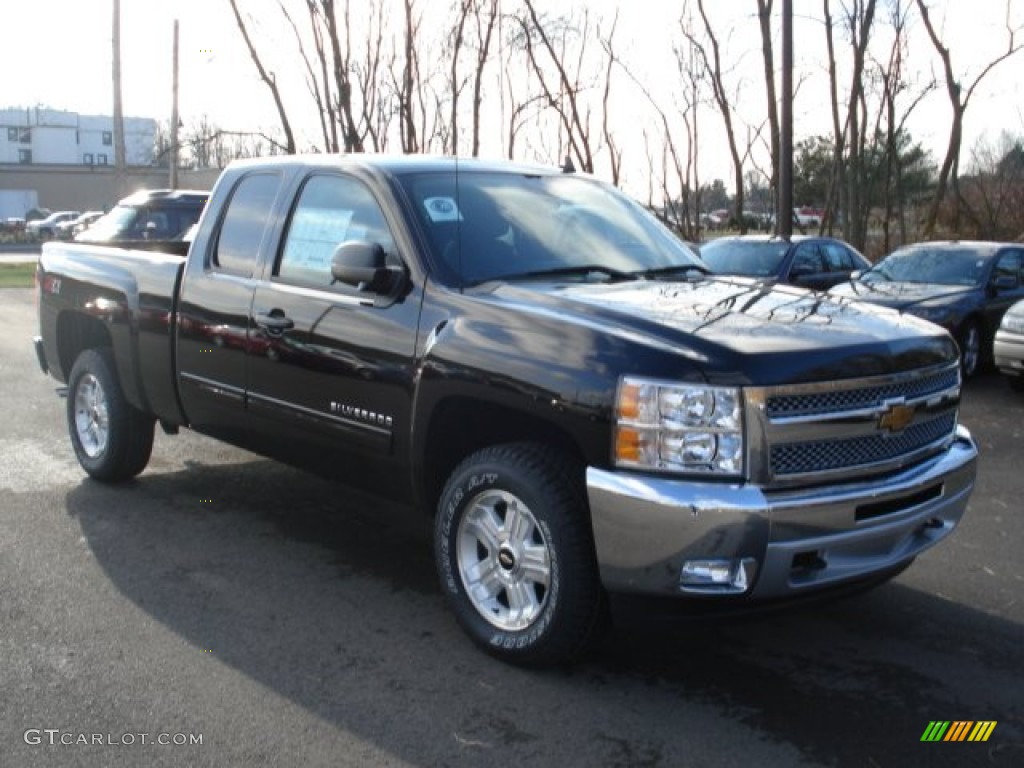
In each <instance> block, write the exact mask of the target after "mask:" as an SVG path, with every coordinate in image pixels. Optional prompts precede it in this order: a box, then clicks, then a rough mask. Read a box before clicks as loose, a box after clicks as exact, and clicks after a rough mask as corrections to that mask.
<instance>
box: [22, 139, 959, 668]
mask: <svg viewBox="0 0 1024 768" xmlns="http://www.w3.org/2000/svg"><path fill="white" fill-rule="evenodd" d="M37 279H38V291H39V323H40V336H39V337H38V338H37V339H36V340H35V346H36V351H37V354H38V356H39V361H40V364H41V366H42V368H43V370H44V371H47V372H49V373H50V374H51V375H52V376H54V377H55V378H56V379H58V380H59V381H61V382H66V383H67V385H68V387H67V419H68V426H69V432H70V437H71V443H72V445H73V447H74V450H75V453H76V455H77V457H78V460H79V462H80V463H81V465H82V467H83V468H84V469H85V471H86V472H87V473H88V474H89V475H91V476H92V477H94V478H96V479H98V480H102V481H109V482H116V481H123V480H126V479H128V478H131V477H133V476H135V475H137V474H138V473H140V472H141V471H142V470H143V469H144V468H145V466H146V463H147V461H148V459H149V455H150V450H151V447H152V443H153V433H154V427H155V424H156V423H159V424H160V425H161V427H162V428H163V429H164V430H165V431H166V432H168V433H174V432H176V431H177V430H178V429H179V428H180V427H188V428H190V429H192V430H196V431H198V432H201V433H204V434H207V435H212V436H215V437H218V438H221V439H223V440H225V441H228V442H230V443H233V444H235V445H238V446H242V447H244V448H247V449H249V450H253V451H256V452H258V453H261V454H263V455H266V456H270V457H274V458H277V459H280V460H282V461H286V462H290V463H292V464H295V465H297V466H300V467H303V468H306V469H309V470H313V471H316V472H319V473H322V474H324V475H326V476H328V477H331V478H336V479H338V480H339V481H341V482H344V483H347V484H350V485H354V486H359V487H362V488H364V489H369V490H370V491H374V492H377V493H379V494H386V495H388V496H390V497H392V498H395V499H398V500H400V501H402V502H405V503H406V504H407V506H409V507H411V508H413V509H420V510H422V511H423V512H424V513H425V514H428V515H432V516H433V518H434V521H435V522H434V531H435V534H434V542H435V556H436V562H437V568H438V572H439V576H440V580H441V585H442V589H443V591H444V593H445V594H446V596H447V597H448V598H449V601H450V605H451V607H452V609H453V611H454V613H455V614H456V616H457V618H458V620H459V622H460V623H461V625H462V626H463V628H464V629H465V630H466V631H467V633H468V634H469V635H470V636H471V637H472V639H473V640H474V641H475V642H476V643H477V644H479V645H480V646H482V647H483V648H485V649H486V650H487V651H489V652H490V653H492V654H494V655H496V656H498V657H500V658H503V659H505V660H508V661H514V662H518V663H526V664H543V663H553V662H556V661H561V660H565V659H569V658H572V657H574V656H575V655H576V654H578V653H579V652H580V651H581V650H582V649H583V648H584V647H585V646H586V645H587V643H588V641H589V640H591V639H592V638H593V636H594V634H595V632H596V630H597V628H598V627H600V626H602V625H604V624H605V622H604V621H603V619H604V618H606V617H607V594H608V593H609V592H633V593H645V594H651V595H674V596H678V597H680V598H689V599H691V600H697V601H701V600H703V601H708V600H710V601H716V602H718V603H719V604H721V603H726V604H728V603H732V604H734V605H736V606H750V605H752V604H755V603H758V604H759V603H763V602H765V601H775V600H779V599H790V598H795V597H798V596H801V595H805V594H811V593H815V592H818V591H824V590H828V589H829V588H832V587H840V586H843V585H854V584H855V585H859V584H862V583H871V582H876V581H881V580H884V579H885V578H887V577H890V576H892V575H894V574H895V573H897V572H899V570H901V569H902V568H904V567H906V565H908V564H909V563H910V562H911V561H912V560H913V559H914V558H915V557H916V556H917V555H918V554H920V553H921V552H922V551H924V550H925V549H927V548H928V547H930V546H932V545H933V544H936V543H937V542H939V541H940V540H942V539H943V538H944V537H946V536H947V535H948V534H949V533H950V532H951V531H952V530H953V529H954V527H955V526H956V525H957V523H958V521H959V520H960V518H961V516H962V515H963V513H964V511H965V509H966V506H967V502H968V497H969V496H970V493H971V491H972V489H973V486H974V478H975V469H976V466H975V465H976V459H977V451H976V448H975V445H974V443H973V442H972V440H971V438H970V435H969V434H968V433H967V431H966V430H964V429H963V428H962V427H961V426H959V424H958V407H959V400H960V385H961V382H960V372H959V367H958V364H957V347H956V344H955V343H954V341H953V339H952V338H951V337H950V336H949V335H948V334H947V333H946V332H945V331H943V330H942V329H940V328H938V327H936V326H934V325H932V324H930V323H926V322H924V321H921V320H918V319H916V318H913V317H906V316H900V315H898V314H896V313H895V312H892V311H890V310H886V309H884V308H878V307H872V306H869V305H861V304H857V303H854V302H851V301H849V300H843V299H833V298H829V297H826V296H824V295H822V294H816V293H811V292H807V291H804V290H800V289H797V288H792V287H781V286H775V287H771V286H766V285H764V284H762V283H758V282H756V281H753V280H749V279H744V278H725V277H714V276H709V275H708V274H707V270H706V269H705V268H704V266H703V265H702V264H701V262H700V261H699V260H698V259H697V258H696V257H695V256H694V255H693V254H692V252H690V251H689V250H687V249H686V248H685V247H684V246H683V245H682V244H681V243H680V242H679V241H678V240H676V239H675V238H674V237H673V236H672V235H671V234H670V233H669V232H668V231H667V230H665V229H663V228H662V227H661V226H660V225H659V224H658V223H657V222H656V221H655V219H654V218H653V217H651V216H650V215H649V214H648V213H647V212H646V211H645V210H644V209H643V208H642V207H641V206H639V205H637V204H636V203H634V202H633V201H631V200H630V199H628V198H627V197H625V196H624V195H622V194H620V193H619V192H617V191H616V190H615V189H613V188H611V187H609V186H608V185H606V184H603V183H600V182H598V181H596V180H594V179H592V178H588V177H585V176H581V175H576V174H566V173H561V172H559V171H558V170H554V169H550V168H536V167H531V166H518V165H510V164H503V163H493V164H488V163H483V162H469V161H463V160H456V159H439V158H432V159H428V158H415V157H407V158H384V157H370V156H350V157H347V158H339V157H330V156H320V157H310V158H301V157H289V158H283V159H265V160H257V161H246V162H240V163H237V164H235V165H232V166H231V167H230V168H229V169H228V170H226V171H225V172H224V174H223V175H222V177H221V178H220V180H219V181H218V183H217V185H216V187H215V189H214V190H213V192H212V195H211V198H210V201H209V203H208V205H207V207H206V209H205V211H204V213H203V216H202V219H201V221H200V224H199V227H198V232H197V235H196V237H195V240H194V241H193V243H192V246H191V249H190V250H189V252H188V255H187V257H182V256H178V255H173V254H161V253H157V252H151V251H145V252H143V251H131V250H125V249H119V248H116V247H109V246H106V247H104V246H89V245H83V244H75V243H72V244H57V243H51V244H47V245H46V246H45V247H44V249H43V253H42V256H41V258H40V261H39V268H38V275H37ZM727 607H728V606H727Z"/></svg>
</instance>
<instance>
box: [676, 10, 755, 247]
mask: <svg viewBox="0 0 1024 768" xmlns="http://www.w3.org/2000/svg"><path fill="white" fill-rule="evenodd" d="M697 11H698V13H699V14H700V18H701V21H702V23H703V28H704V35H705V36H706V38H707V44H708V46H710V49H711V50H710V53H709V51H708V48H707V47H706V46H705V45H704V43H703V41H701V40H700V38H698V36H697V34H696V32H695V31H694V30H693V29H692V28H690V27H688V25H686V24H684V23H683V21H682V20H680V26H681V28H682V32H683V35H684V36H685V37H686V38H687V39H688V40H690V42H691V43H692V44H693V46H694V48H695V50H696V52H697V54H698V55H699V56H700V58H701V61H702V63H703V65H704V71H705V73H706V75H707V77H708V80H709V81H710V84H711V94H712V96H713V97H714V100H715V105H716V106H717V107H718V111H719V112H720V113H721V115H722V123H723V124H724V126H725V140H726V144H727V145H728V147H729V154H730V156H731V157H732V166H733V189H734V193H733V213H734V216H735V217H736V221H737V223H738V224H739V227H740V231H741V232H745V231H746V224H745V221H744V216H743V160H742V159H741V158H740V152H739V146H738V145H737V143H736V131H735V129H734V127H733V115H732V113H733V107H732V102H731V100H730V98H729V94H728V93H727V92H726V88H725V72H724V70H723V66H722V51H721V46H720V45H719V42H718V38H717V37H716V35H715V31H714V29H713V28H712V26H711V21H710V20H709V19H708V15H707V12H706V11H705V10H704V0H697Z"/></svg>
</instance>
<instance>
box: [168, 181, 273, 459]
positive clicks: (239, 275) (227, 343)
mask: <svg viewBox="0 0 1024 768" xmlns="http://www.w3.org/2000/svg"><path fill="white" fill-rule="evenodd" d="M280 187H281V175H280V174H279V173H276V172H254V173H249V174H247V175H244V176H242V177H241V178H240V179H239V180H238V181H237V183H236V184H235V186H234V188H233V189H232V190H231V192H230V195H231V196H230V199H229V201H228V203H227V205H226V206H225V207H224V209H223V210H222V212H221V216H220V221H219V222H218V223H217V224H216V225H215V226H216V227H217V234H216V237H214V238H211V239H210V240H204V241H202V242H197V243H196V247H197V249H199V251H205V252H197V253H193V254H192V255H191V256H190V261H189V265H188V268H187V269H186V273H185V278H184V281H183V284H182V288H181V300H180V302H179V314H178V331H177V333H178V337H177V355H178V358H177V359H178V378H179V381H180V383H181V399H182V404H183V406H184V408H185V413H186V415H187V416H188V419H189V423H190V424H191V425H192V426H193V427H194V428H195V429H197V430H199V431H203V432H207V433H209V434H214V435H217V436H219V437H222V438H223V439H226V440H229V441H231V442H235V443H242V442H243V438H244V436H245V389H246V374H247V349H248V343H249V309H250V306H251V305H252V297H253V291H254V289H255V284H256V279H255V275H256V272H257V269H258V266H259V258H260V252H261V247H262V245H263V243H264V241H265V240H267V238H268V231H269V230H270V228H271V225H272V222H273V215H272V213H273V210H274V201H275V199H276V197H277V194H278V192H279V190H280Z"/></svg>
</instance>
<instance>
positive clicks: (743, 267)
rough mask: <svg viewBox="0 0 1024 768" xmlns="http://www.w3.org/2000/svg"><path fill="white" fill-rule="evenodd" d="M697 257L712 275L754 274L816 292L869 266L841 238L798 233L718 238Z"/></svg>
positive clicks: (868, 263)
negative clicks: (787, 237) (780, 235)
mask: <svg viewBox="0 0 1024 768" xmlns="http://www.w3.org/2000/svg"><path fill="white" fill-rule="evenodd" d="M700 257H701V259H703V260H704V262H705V263H706V264H707V265H708V268H709V269H711V271H712V272H715V273H716V274H720V275H743V276H745V277H756V278H759V279H761V280H767V281H770V282H777V283H791V284H792V285H799V286H801V287H803V288H812V289H814V290H817V291H824V290H827V289H828V288H831V287H832V286H833V285H836V284H838V283H842V282H844V281H846V280H849V279H850V275H851V273H853V272H855V271H857V270H864V269H869V268H870V267H871V262H870V261H868V260H867V259H866V258H864V256H862V255H861V254H860V253H858V252H857V251H856V250H854V249H853V248H852V247H851V246H849V245H847V244H846V243H844V242H842V241H841V240H836V239H834V238H831V237H810V236H801V235H797V236H794V237H793V238H792V239H790V240H785V239H783V238H781V237H775V236H772V235H740V236H737V237H720V238H718V239H717V240H712V241H710V242H708V243H705V244H704V245H702V246H701V248H700Z"/></svg>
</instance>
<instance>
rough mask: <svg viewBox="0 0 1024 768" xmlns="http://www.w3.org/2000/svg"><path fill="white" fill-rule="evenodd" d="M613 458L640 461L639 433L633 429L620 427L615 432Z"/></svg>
mask: <svg viewBox="0 0 1024 768" xmlns="http://www.w3.org/2000/svg"><path fill="white" fill-rule="evenodd" d="M615 458H616V460H617V461H628V462H633V463H635V462H638V461H640V433H639V432H638V431H637V430H635V429H624V428H622V427H620V428H619V430H618V431H617V432H616V433H615Z"/></svg>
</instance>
